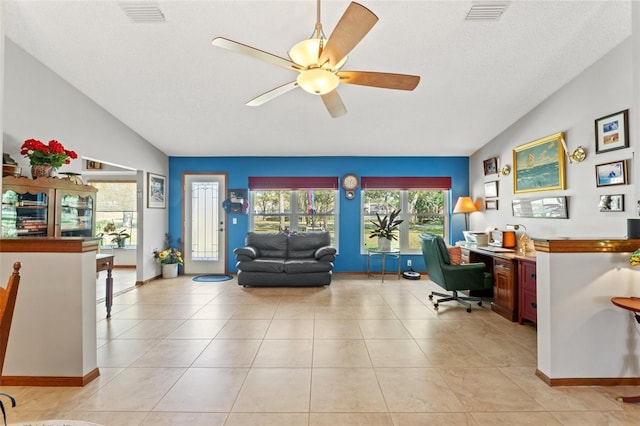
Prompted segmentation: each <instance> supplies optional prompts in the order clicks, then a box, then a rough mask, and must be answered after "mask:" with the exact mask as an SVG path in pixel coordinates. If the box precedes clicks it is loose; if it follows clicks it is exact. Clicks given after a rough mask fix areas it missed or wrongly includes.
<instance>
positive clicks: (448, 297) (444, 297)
mask: <svg viewBox="0 0 640 426" xmlns="http://www.w3.org/2000/svg"><path fill="white" fill-rule="evenodd" d="M433 296H439V297H441V299H438V300H436V301H435V302H433V307H434V308H435V310H436V311H437V310H438V305H439V304H440V303H442V302H450V301H452V300H455V301H456V302H458V303H460V304H461V305H464V306H465V307H466V308H467V312H471V303H469V302H478V306H482V298H480V297H474V296H460V295H458V291H457V290H453V293H452V294H446V293H438V292H437V291H432V292H431V294H430V295H429V300H431V301H433Z"/></svg>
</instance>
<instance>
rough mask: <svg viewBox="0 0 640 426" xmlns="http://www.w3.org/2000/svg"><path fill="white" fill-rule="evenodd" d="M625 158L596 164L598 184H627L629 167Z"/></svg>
mask: <svg viewBox="0 0 640 426" xmlns="http://www.w3.org/2000/svg"><path fill="white" fill-rule="evenodd" d="M625 163H626V162H625V160H622V161H614V162H612V163H604V164H598V165H597V166H596V185H597V186H611V185H626V183H627V168H626V166H625Z"/></svg>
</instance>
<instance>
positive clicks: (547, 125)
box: [469, 38, 639, 238]
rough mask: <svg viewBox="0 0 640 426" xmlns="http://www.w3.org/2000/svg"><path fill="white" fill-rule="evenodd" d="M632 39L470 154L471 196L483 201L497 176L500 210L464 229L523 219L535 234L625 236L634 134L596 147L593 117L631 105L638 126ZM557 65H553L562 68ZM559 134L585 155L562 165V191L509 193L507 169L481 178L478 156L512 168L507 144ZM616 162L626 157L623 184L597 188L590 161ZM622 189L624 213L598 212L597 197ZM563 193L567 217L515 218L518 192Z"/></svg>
mask: <svg viewBox="0 0 640 426" xmlns="http://www.w3.org/2000/svg"><path fill="white" fill-rule="evenodd" d="M632 56H633V55H632V40H631V38H630V39H627V40H626V41H624V42H623V43H621V44H620V45H619V46H618V47H616V48H615V49H613V50H612V51H611V52H609V53H608V54H607V55H605V57H603V58H602V59H601V60H600V61H598V62H597V63H595V64H594V65H592V66H591V67H589V68H588V69H586V70H585V71H584V72H583V73H582V74H580V75H579V76H578V77H577V78H575V79H574V80H573V81H571V82H570V83H569V84H567V85H566V86H564V87H562V88H561V89H560V90H559V91H557V92H556V93H555V94H553V95H552V96H551V97H549V98H548V99H547V100H545V101H544V102H543V103H542V104H540V105H539V106H538V107H537V108H535V109H534V110H532V111H531V112H529V113H528V114H527V115H526V116H525V117H523V118H522V119H520V120H519V121H518V122H516V123H515V124H513V125H512V126H510V127H509V128H508V129H507V130H505V131H504V132H503V133H502V134H500V135H499V136H497V137H496V138H494V139H493V140H492V141H491V142H490V143H489V144H487V145H486V146H484V147H483V148H482V149H480V150H479V151H477V152H476V153H474V154H473V155H472V156H471V158H470V161H469V168H470V171H469V176H470V183H469V184H470V192H471V196H472V197H473V198H474V199H476V198H478V197H480V198H483V199H484V182H485V181H490V180H496V179H498V180H499V183H498V190H499V203H498V207H499V208H498V210H488V211H482V212H479V213H473V214H471V215H470V229H474V230H476V229H477V230H484V229H485V228H486V227H498V228H502V227H504V226H505V225H506V224H513V223H521V224H524V225H525V226H526V227H527V230H528V232H529V234H530V235H532V236H534V237H542V238H545V237H558V236H567V237H574V238H576V237H595V238H602V237H612V238H613V237H620V238H621V237H625V236H626V231H627V228H626V218H627V217H630V216H637V213H636V200H637V197H636V195H634V193H635V191H634V188H635V183H636V182H635V179H634V170H635V165H634V164H633V162H634V161H633V160H634V152H635V150H636V148H635V147H634V143H633V139H632V140H631V146H630V148H626V149H621V150H616V151H610V152H607V153H602V154H596V153H595V136H594V132H595V130H594V121H595V120H596V119H597V118H599V117H603V116H606V115H609V114H613V113H615V112H618V111H621V110H624V109H631V111H630V113H632V114H631V115H630V116H629V118H630V120H629V121H630V130H629V132H630V134H631V135H634V134H635V133H636V132H637V131H639V129H638V127H637V126H636V124H635V120H633V119H632V117H636V115H634V114H633V113H634V111H633V110H632V107H633V93H632V87H633V81H632V69H633V66H632ZM561 66H562V63H558V67H561ZM557 132H565V138H566V143H567V145H568V147H569V151H573V149H575V148H576V147H578V146H579V145H582V146H583V147H584V148H585V149H586V151H587V159H586V160H585V161H584V162H582V163H573V164H569V162H568V160H567V163H566V169H565V170H566V189H565V190H563V191H546V192H533V193H525V194H513V173H511V174H510V175H509V176H501V177H499V178H498V177H497V175H492V176H484V172H483V160H486V159H488V158H492V157H498V162H499V168H500V167H502V166H504V165H509V166H511V167H512V168H513V163H514V162H513V154H512V153H513V148H515V147H517V146H520V145H523V144H526V143H528V142H532V141H534V140H537V139H540V138H542V137H545V136H549V135H552V134H554V133H557ZM619 160H630V161H629V162H628V164H627V165H628V173H629V184H628V185H620V186H610V187H600V188H598V187H596V180H595V166H596V165H597V164H602V163H608V162H612V161H619ZM605 194H624V195H625V199H624V201H625V211H624V212H622V213H602V212H600V211H599V209H598V202H599V198H600V195H605ZM541 195H544V196H547V195H550V196H554V195H566V196H567V197H568V205H569V219H568V220H565V219H523V218H514V217H513V214H512V211H511V202H512V200H513V199H516V198H518V199H519V198H531V197H537V196H541Z"/></svg>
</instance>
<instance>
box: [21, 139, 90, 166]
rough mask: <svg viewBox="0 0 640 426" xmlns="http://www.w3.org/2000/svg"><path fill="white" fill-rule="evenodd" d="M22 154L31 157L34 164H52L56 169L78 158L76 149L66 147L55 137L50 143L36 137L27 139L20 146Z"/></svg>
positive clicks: (30, 161) (30, 159)
mask: <svg viewBox="0 0 640 426" xmlns="http://www.w3.org/2000/svg"><path fill="white" fill-rule="evenodd" d="M20 154H21V155H24V156H25V157H27V158H29V163H30V164H31V165H32V166H37V165H41V164H50V165H51V167H54V168H56V169H57V168H58V167H60V166H62V165H63V164H69V163H70V162H71V160H75V159H76V158H78V154H76V153H75V151H71V150H68V149H64V146H62V144H61V143H60V142H58V141H57V140H55V139H52V140H50V141H49V143H48V144H45V143H42V142H40V141H39V140H36V139H27V140H26V141H24V143H23V144H22V146H21V147H20Z"/></svg>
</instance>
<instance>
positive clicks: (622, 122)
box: [595, 109, 629, 154]
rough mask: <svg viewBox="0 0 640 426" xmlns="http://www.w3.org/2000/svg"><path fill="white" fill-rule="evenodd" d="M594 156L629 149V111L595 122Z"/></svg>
mask: <svg viewBox="0 0 640 426" xmlns="http://www.w3.org/2000/svg"><path fill="white" fill-rule="evenodd" d="M595 125H596V129H595V130H596V154H602V153H603V152H607V151H613V150H616V149H622V148H628V147H629V110H628V109H625V110H624V111H620V112H616V113H615V114H611V115H608V116H606V117H602V118H598V119H597V120H596V124H595Z"/></svg>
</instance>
